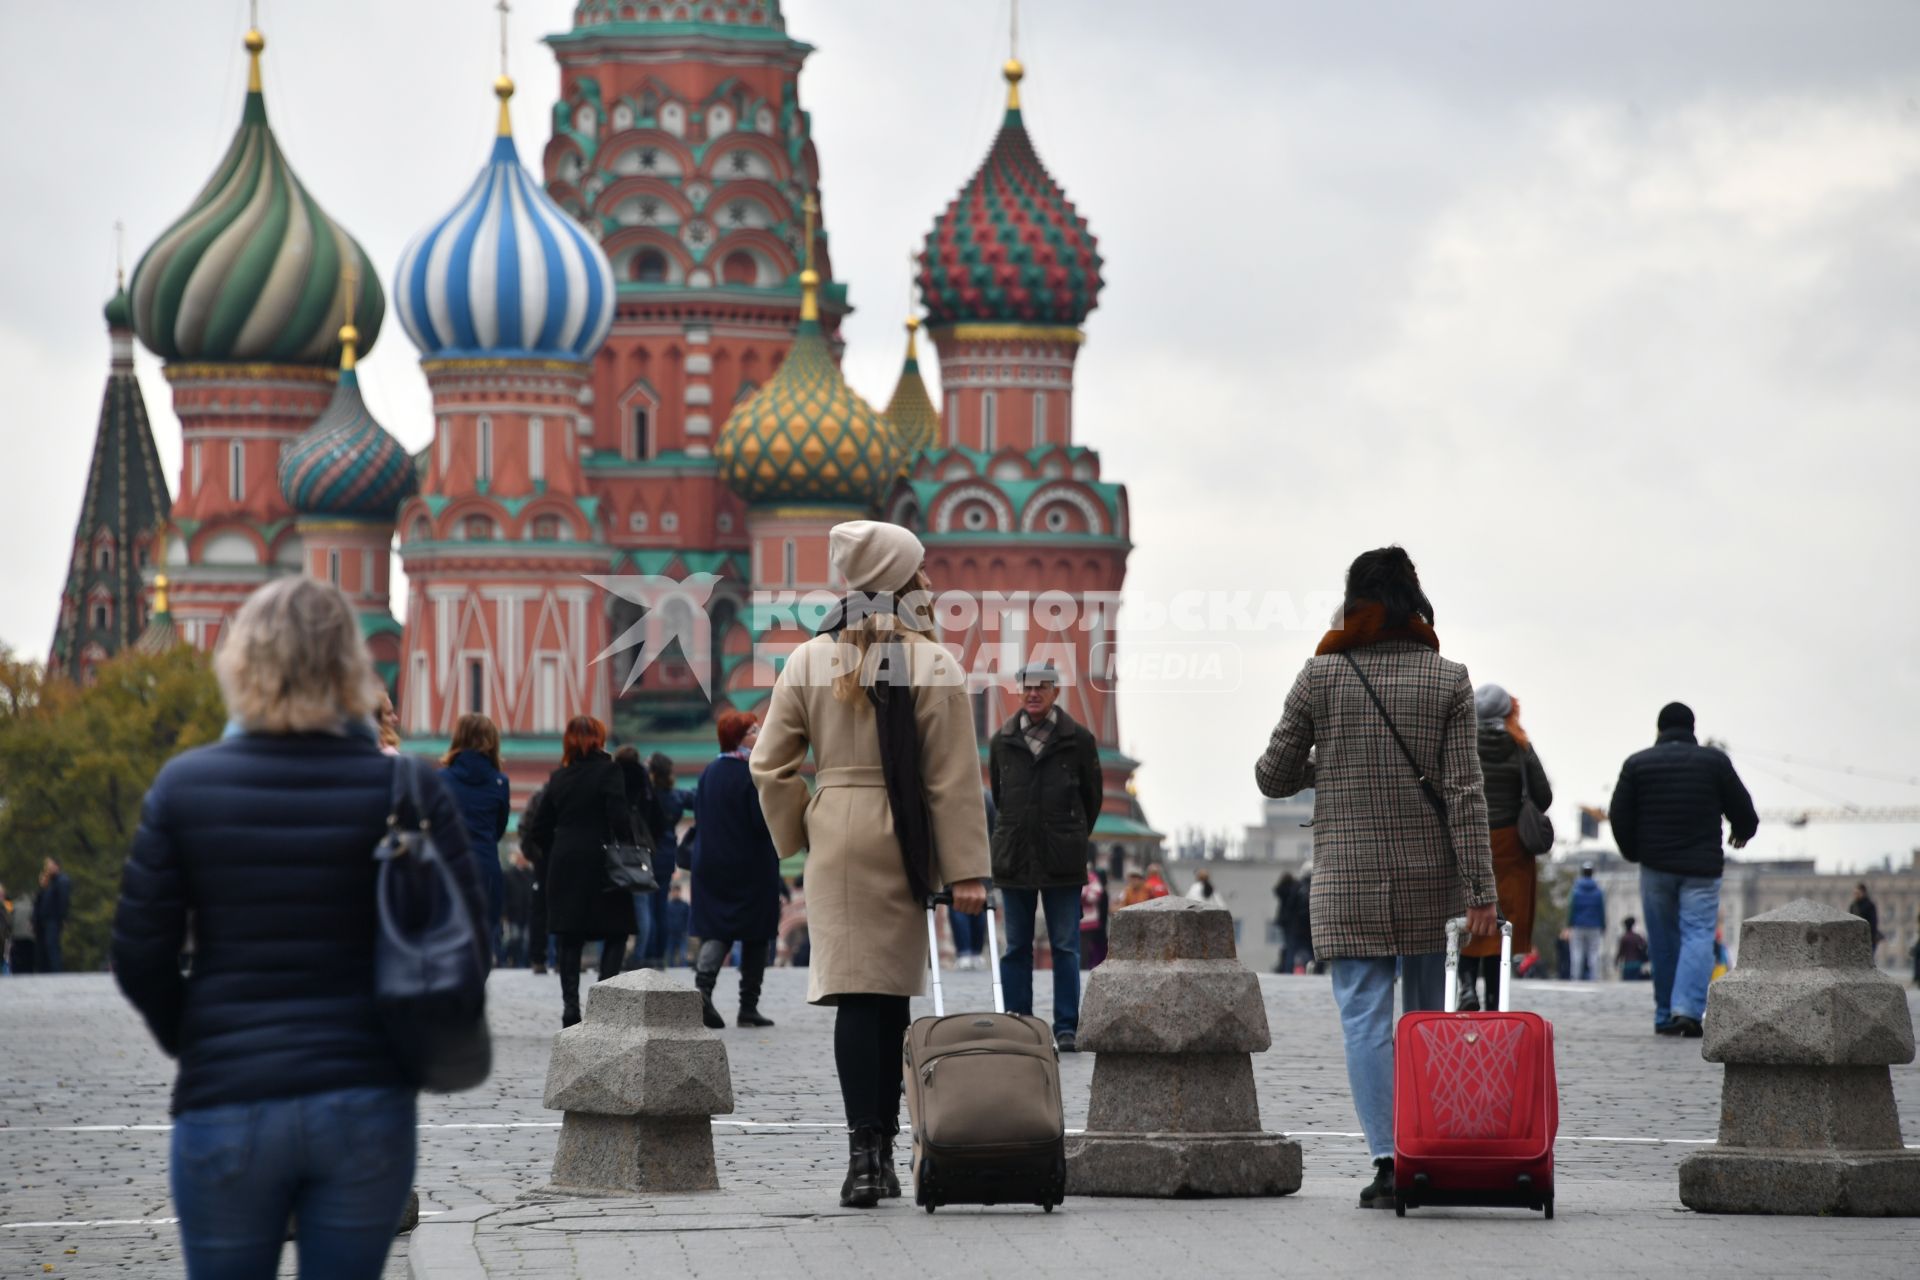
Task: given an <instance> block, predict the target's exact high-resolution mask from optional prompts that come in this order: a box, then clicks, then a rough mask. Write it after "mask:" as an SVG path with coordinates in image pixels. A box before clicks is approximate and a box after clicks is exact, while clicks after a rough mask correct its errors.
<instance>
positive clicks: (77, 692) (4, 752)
mask: <svg viewBox="0 0 1920 1280" xmlns="http://www.w3.org/2000/svg"><path fill="white" fill-rule="evenodd" d="M224 722H225V713H224V711H223V710H222V707H221V701H220V690H219V687H218V686H217V685H216V684H215V682H214V678H213V671H212V669H211V667H210V666H209V664H208V662H207V659H206V658H205V656H203V655H202V654H200V653H198V652H196V651H194V650H192V649H190V648H187V647H185V646H182V647H178V648H175V649H173V650H171V651H170V652H167V653H158V654H148V653H128V654H123V655H122V656H120V657H117V658H115V659H113V660H112V661H110V662H106V663H104V664H102V665H100V666H99V667H97V668H95V670H94V679H93V682H92V683H91V684H88V685H84V686H83V685H77V684H74V683H72V682H71V681H68V680H64V679H59V678H50V677H48V676H47V675H46V673H45V672H44V670H43V669H42V668H41V667H40V666H39V664H37V663H31V662H24V661H21V660H19V659H18V658H17V657H15V656H14V655H13V654H11V653H8V652H6V651H4V650H0V882H4V883H5V884H6V886H7V888H8V890H9V891H10V892H11V893H13V894H15V895H18V894H20V893H23V892H28V891H31V890H34V889H37V887H38V884H39V878H40V865H41V861H42V860H43V859H45V858H48V857H52V858H56V859H58V860H59V862H60V865H61V867H62V868H63V869H64V870H65V871H66V873H67V874H68V875H69V876H70V877H72V880H73V909H72V915H71V916H70V918H69V919H68V921H67V930H66V935H65V939H64V950H65V953H66V962H67V967H68V968H70V969H75V970H79V969H98V968H100V967H102V966H103V965H104V964H105V963H106V957H107V944H108V940H109V935H110V933H111V930H112V925H113V907H114V901H115V899H116V898H117V897H118V896H119V892H120V873H121V868H122V867H123V866H124V865H125V863H126V858H127V852H128V850H129V848H130V847H131V845H132V843H133V833H134V829H135V827H136V826H137V825H138V824H139V819H140V800H141V797H143V796H144V795H145V794H146V791H147V787H148V786H149V785H150V784H151V783H152V782H153V778H154V775H155V774H156V773H158V772H159V771H160V766H161V765H163V764H165V763H166V762H167V761H168V760H169V759H171V758H172V757H173V756H175V755H177V754H178V753H179V752H181V751H184V750H186V749H187V748H188V747H193V746H198V745H200V744H201V743H205V742H212V741H214V740H216V739H217V738H218V737H219V736H220V730H221V727H222V725H223V723H224Z"/></svg>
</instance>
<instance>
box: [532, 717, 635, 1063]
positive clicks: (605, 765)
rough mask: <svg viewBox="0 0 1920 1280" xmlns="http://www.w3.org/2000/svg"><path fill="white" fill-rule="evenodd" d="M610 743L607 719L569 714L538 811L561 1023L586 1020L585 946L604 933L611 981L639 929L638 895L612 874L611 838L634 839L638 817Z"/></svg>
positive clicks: (605, 973)
mask: <svg viewBox="0 0 1920 1280" xmlns="http://www.w3.org/2000/svg"><path fill="white" fill-rule="evenodd" d="M606 747H607V726H605V725H604V724H601V723H600V722H599V721H598V720H595V719H594V718H593V717H592V716H575V717H574V718H573V719H571V720H569V721H568V722H567V732H566V736H565V737H564V738H563V739H562V747H561V757H560V767H559V768H558V769H555V770H554V771H553V776H552V777H550V778H548V779H547V785H546V794H545V796H544V798H543V799H542V800H541V802H540V808H539V811H538V812H536V813H535V814H534V818H533V833H532V834H533V842H534V844H535V846H536V847H538V848H540V849H544V850H545V851H546V855H547V861H546V874H545V876H544V883H545V886H546V891H547V927H548V929H549V930H551V932H552V933H553V937H554V941H555V942H556V943H557V944H558V945H557V950H558V952H559V955H558V960H559V967H560V1002H561V1011H560V1025H561V1026H562V1027H570V1026H572V1025H573V1024H574V1023H576V1022H578V1021H580V953H581V951H582V950H583V949H584V948H585V947H586V945H587V942H588V940H589V939H592V938H598V939H599V940H600V980H601V981H602V982H605V981H606V980H607V979H608V978H611V977H612V976H613V975H614V974H616V973H619V972H620V958H621V956H622V955H623V954H624V953H625V951H626V949H627V933H628V932H629V931H630V930H631V929H632V928H633V898H632V897H631V896H630V895H628V894H626V893H623V892H621V891H620V890H618V889H616V888H614V887H613V881H612V880H611V879H610V878H609V877H608V875H607V845H608V844H609V843H611V842H613V841H616V840H617V841H620V842H622V843H632V841H633V819H632V816H631V814H630V813H629V811H628V808H627V788H626V784H625V783H624V782H622V781H621V778H620V767H619V766H618V765H616V764H615V763H614V762H613V757H612V756H610V755H608V754H607V750H606Z"/></svg>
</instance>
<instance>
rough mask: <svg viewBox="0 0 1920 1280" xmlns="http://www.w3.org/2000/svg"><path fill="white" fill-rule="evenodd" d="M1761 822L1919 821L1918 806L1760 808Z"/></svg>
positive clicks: (1791, 825) (1796, 825)
mask: <svg viewBox="0 0 1920 1280" xmlns="http://www.w3.org/2000/svg"><path fill="white" fill-rule="evenodd" d="M1760 821H1762V822H1784V823H1785V824H1786V825H1788V826H1790V827H1804V826H1806V825H1807V824H1808V823H1812V822H1920V807H1911V806H1910V807H1907V808H1898V807H1896V808H1889V809H1860V808H1843V809H1762V810H1761V811H1760Z"/></svg>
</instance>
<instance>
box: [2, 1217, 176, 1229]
mask: <svg viewBox="0 0 1920 1280" xmlns="http://www.w3.org/2000/svg"><path fill="white" fill-rule="evenodd" d="M179 1221H180V1219H178V1218H86V1219H77V1220H74V1221H64V1222H0V1231H24V1230H27V1229H30V1228H33V1227H171V1226H173V1225H174V1224H176V1223H177V1222H179Z"/></svg>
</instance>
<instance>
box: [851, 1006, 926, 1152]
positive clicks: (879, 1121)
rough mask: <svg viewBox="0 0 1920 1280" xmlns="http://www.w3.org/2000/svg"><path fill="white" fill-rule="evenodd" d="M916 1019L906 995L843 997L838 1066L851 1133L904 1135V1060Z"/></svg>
mask: <svg viewBox="0 0 1920 1280" xmlns="http://www.w3.org/2000/svg"><path fill="white" fill-rule="evenodd" d="M910 1020H911V1016H910V1014H909V1013H908V1010H907V998H906V997H905V996H882V995H866V994H862V995H847V996H841V997H840V1003H839V1013H838V1015H837V1016H836V1017H835V1018H834V1022H833V1062H834V1066H835V1067H837V1068H838V1069H839V1071H840V1097H841V1100H842V1101H843V1102H845V1104H846V1108H847V1127H848V1128H850V1129H860V1128H867V1127H871V1128H875V1129H879V1130H881V1131H883V1132H886V1133H897V1132H899V1130H900V1056H901V1053H902V1051H903V1049H904V1048H905V1046H904V1044H903V1041H904V1039H905V1037H906V1034H907V1023H908V1022H909V1021H910Z"/></svg>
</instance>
